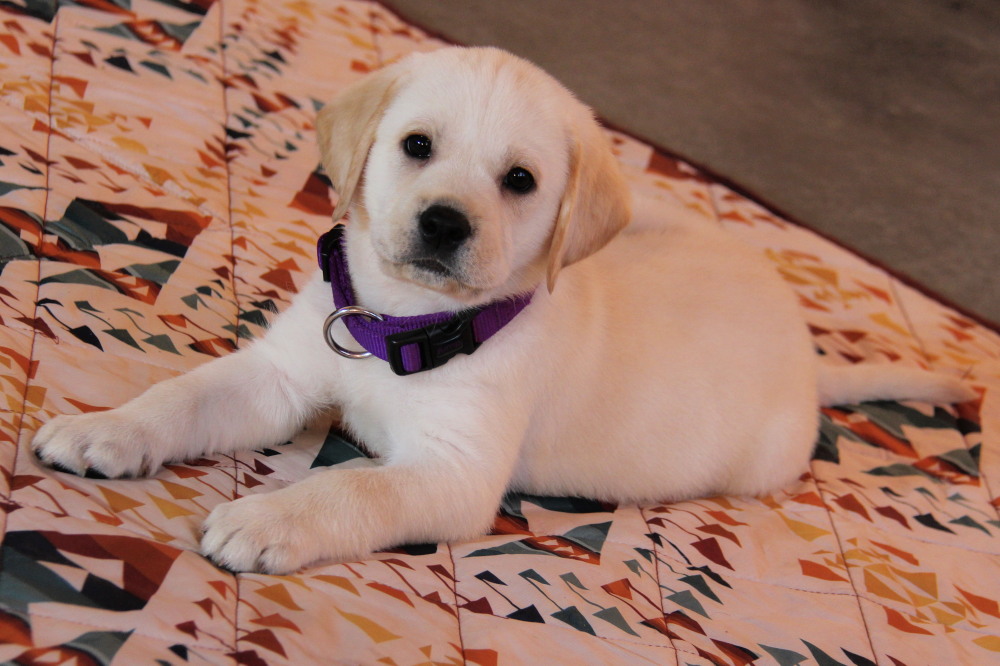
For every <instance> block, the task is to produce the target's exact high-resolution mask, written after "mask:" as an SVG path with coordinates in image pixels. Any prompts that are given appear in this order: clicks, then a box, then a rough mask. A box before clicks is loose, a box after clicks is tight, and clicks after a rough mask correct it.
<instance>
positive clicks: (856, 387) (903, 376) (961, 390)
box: [819, 363, 978, 407]
mask: <svg viewBox="0 0 1000 666" xmlns="http://www.w3.org/2000/svg"><path fill="white" fill-rule="evenodd" d="M976 397H978V394H977V393H976V392H975V391H973V390H972V389H971V388H970V387H968V386H966V385H965V384H963V383H962V382H961V381H960V380H958V379H956V378H954V377H949V376H947V375H942V374H938V373H935V372H928V371H927V370H920V369H918V368H907V367H902V366H896V365H888V364H882V363H880V364H861V365H848V366H830V365H825V364H820V370H819V403H820V405H821V406H823V407H831V406H833V405H845V404H854V403H857V402H864V401H865V400H917V401H920V402H933V403H938V404H947V403H955V402H966V401H968V400H973V399H974V398H976Z"/></svg>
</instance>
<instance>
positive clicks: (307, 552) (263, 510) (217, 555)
mask: <svg viewBox="0 0 1000 666" xmlns="http://www.w3.org/2000/svg"><path fill="white" fill-rule="evenodd" d="M279 492H280V491H278V492H274V493H266V494H262V495H250V496H247V497H243V498H241V499H238V500H236V501H234V502H226V503H225V504H220V505H219V506H217V507H215V508H214V509H213V510H212V512H211V513H210V514H208V518H206V519H205V523H204V524H203V525H202V528H201V529H202V532H203V536H202V538H201V553H202V555H204V556H206V557H208V558H210V559H211V560H212V561H213V562H215V563H216V564H218V565H220V566H222V567H225V568H226V569H229V570H230V571H233V572H240V571H248V572H249V571H259V572H261V573H271V574H284V573H291V572H293V571H295V570H297V569H300V568H302V567H303V566H305V565H306V564H309V563H310V562H311V561H313V560H314V559H317V558H318V557H319V556H320V555H319V554H318V553H317V549H316V547H315V546H316V544H315V540H316V539H317V538H318V535H317V534H316V533H315V530H314V529H311V527H310V525H309V524H308V522H309V521H306V520H303V518H302V517H301V516H300V515H297V513H298V512H296V511H294V510H290V509H286V508H285V503H284V502H282V501H281V499H280V498H279V497H278V494H279Z"/></svg>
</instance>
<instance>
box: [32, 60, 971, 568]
mask: <svg viewBox="0 0 1000 666" xmlns="http://www.w3.org/2000/svg"><path fill="white" fill-rule="evenodd" d="M318 129H319V137H320V141H321V150H322V153H323V163H324V165H325V167H326V170H327V171H328V172H329V174H330V177H331V179H332V181H333V183H334V184H335V186H336V188H337V190H338V192H339V193H340V195H341V200H340V203H339V204H338V206H337V212H338V215H339V214H340V213H343V212H344V211H346V210H347V209H348V207H350V211H351V222H350V224H349V227H348V231H347V235H346V244H347V252H348V257H349V262H350V266H351V271H352V275H353V279H354V283H355V289H356V292H357V295H358V298H359V301H360V303H361V304H362V305H363V306H364V307H366V308H369V309H372V310H375V311H379V312H383V313H388V314H394V315H410V314H423V313H427V312H434V311H439V310H442V309H450V310H459V309H462V308H465V307H467V306H470V305H475V304H480V303H485V302H488V301H491V300H493V299H496V298H500V297H504V296H508V295H511V294H516V293H519V292H522V291H526V290H534V292H535V296H534V300H533V302H532V303H531V305H530V306H529V307H528V308H527V309H525V310H524V311H523V312H522V313H521V314H520V315H519V316H518V317H516V318H515V319H514V321H512V322H511V323H510V324H509V325H508V326H507V327H506V328H504V329H503V330H502V331H501V332H500V333H498V334H497V335H496V336H495V337H493V338H492V339H490V340H489V341H488V342H487V343H486V344H484V345H483V346H482V347H481V348H480V349H479V350H478V351H477V352H476V353H475V354H473V355H471V356H461V355H460V356H458V357H456V358H454V359H453V360H452V361H451V362H449V363H448V364H447V365H445V366H442V367H440V368H438V369H435V370H432V371H429V372H425V373H421V374H417V375H413V376H409V377H397V376H395V375H394V374H393V373H392V372H391V371H390V369H389V367H388V365H387V364H386V363H384V362H382V361H380V360H377V359H367V360H348V359H345V358H341V357H340V356H337V355H336V354H334V353H333V352H332V351H331V350H330V349H329V348H328V347H327V345H326V343H325V342H324V339H323V335H322V324H323V321H324V319H325V318H326V316H327V315H328V314H329V313H330V312H331V311H332V310H333V308H334V306H333V304H332V300H331V296H330V290H329V286H328V285H327V284H325V283H324V282H323V281H322V280H321V278H320V277H319V276H318V274H317V276H315V277H314V278H313V279H312V280H311V281H310V282H309V283H308V284H307V285H306V286H305V288H304V289H303V290H302V292H301V293H300V294H299V296H298V297H297V298H296V300H295V302H294V303H293V304H292V306H291V307H290V308H289V309H288V311H287V312H285V313H284V314H282V315H281V316H280V317H278V319H277V320H276V321H275V323H274V325H273V326H272V328H271V329H270V331H269V332H268V334H267V335H266V337H264V338H263V339H261V340H258V341H257V342H255V343H254V344H252V345H251V346H249V347H248V348H247V349H244V350H242V351H240V352H238V353H235V354H233V355H231V356H228V357H225V358H222V359H219V360H217V361H214V362H212V363H208V364H206V365H204V366H202V367H200V368H198V369H197V370H195V371H193V372H190V373H188V374H186V375H183V376H181V377H178V378H176V379H173V380H170V381H166V382H163V383H161V384H159V385H156V386H154V387H152V388H150V389H149V390H148V391H147V392H146V393H145V394H143V395H141V396H140V397H138V398H136V399H134V400H132V401H131V402H129V403H127V404H125V405H123V406H122V407H120V408H118V409H115V410H112V411H109V412H104V413H96V414H87V415H83V416H73V417H58V418H56V419H53V420H52V421H51V422H49V423H48V424H46V425H45V426H44V427H43V428H42V429H41V430H40V431H39V432H38V434H37V436H36V437H35V440H34V442H33V447H34V449H35V451H36V452H37V454H38V456H39V457H40V458H41V459H42V460H43V461H47V462H50V463H59V464H60V465H63V466H65V467H68V468H70V469H72V470H75V471H77V472H83V471H84V470H85V469H86V468H88V467H90V468H95V469H97V470H100V471H101V472H103V473H105V474H107V475H109V476H130V475H136V474H148V473H151V472H153V471H155V470H156V469H157V468H158V467H159V466H160V465H161V464H162V463H163V462H165V461H171V460H183V459H185V458H190V457H193V456H201V455H206V454H215V453H226V452H232V451H236V450H239V449H250V448H257V447H261V446H265V445H270V444H273V443H275V442H280V441H283V440H285V439H286V438H288V437H290V436H292V435H293V434H294V433H295V432H296V431H297V430H298V429H299V428H301V427H302V425H303V424H304V423H305V422H306V421H307V420H308V419H309V418H310V417H312V416H314V415H315V414H316V413H317V412H318V411H320V410H322V409H325V408H327V407H329V406H331V405H338V406H340V408H341V409H342V412H343V414H344V422H345V424H346V426H347V427H348V428H349V429H350V430H351V431H352V432H353V433H354V435H355V436H357V437H358V438H360V439H361V440H362V441H363V442H364V443H365V445H366V446H367V447H368V448H369V449H371V450H372V451H373V452H375V453H377V454H378V455H379V456H380V458H381V460H382V464H381V465H380V466H377V467H374V468H368V469H352V470H325V471H319V472H318V473H315V474H313V475H311V476H309V477H308V478H306V479H304V480H302V481H300V482H298V483H295V484H293V485H291V486H289V487H287V488H285V489H282V490H279V491H276V492H272V493H267V494H260V495H251V496H248V497H244V498H242V499H238V500H236V501H234V502H229V503H226V504H222V505H220V506H218V507H216V508H215V509H214V510H213V511H212V513H211V514H210V515H209V517H208V519H207V521H206V522H205V525H204V529H205V533H204V537H203V541H202V550H203V552H204V554H205V555H207V556H208V557H211V558H212V559H213V560H215V561H216V562H218V563H220V564H223V565H225V566H227V567H229V568H231V569H235V570H259V571H265V572H274V573H281V572H289V571H293V570H295V569H298V568H299V567H302V566H303V565H306V564H309V563H312V562H316V561H324V560H350V559H355V558H362V557H365V556H366V555H368V554H369V553H371V552H372V551H373V550H376V549H381V548H385V547H389V546H394V545H397V544H400V543H403V542H424V541H449V540H459V539H468V538H472V537H475V536H477V535H480V534H482V533H484V532H485V531H486V530H487V529H488V528H489V526H490V524H491V522H492V520H493V517H494V515H495V513H496V510H497V506H498V504H499V502H500V499H501V497H502V495H503V494H504V492H506V491H508V490H512V489H513V490H521V491H526V492H530V493H538V494H572V495H582V496H587V497H592V498H597V499H602V500H609V501H617V502H652V501H671V500H678V499H682V498H689V497H696V496H704V495H709V494H714V493H734V494H757V493H767V492H770V491H774V490H776V489H778V488H781V487H782V486H784V485H786V484H790V483H792V482H794V481H795V480H796V478H797V477H798V476H799V475H800V474H802V472H803V471H805V470H806V469H807V465H808V460H809V457H810V453H811V450H812V447H813V444H814V442H815V440H816V436H817V418H818V417H817V413H818V411H817V408H818V406H819V404H820V400H821V399H822V401H824V402H826V403H833V402H837V401H839V400H841V399H849V400H856V399H861V398H871V397H883V398H904V397H910V396H914V397H918V398H922V399H926V400H939V401H948V400H955V399H965V398H968V397H969V395H970V393H969V391H968V390H967V389H965V388H963V387H962V386H961V385H960V384H959V383H958V382H957V381H955V380H951V379H947V378H943V377H939V376H936V375H932V374H929V373H925V372H921V371H914V370H908V369H896V368H892V367H882V366H879V367H877V368H874V367H873V368H865V367H862V368H860V369H848V370H834V371H829V370H827V369H822V368H821V366H820V365H819V364H818V363H817V357H816V354H815V353H814V350H813V346H812V343H811V340H810V336H809V334H808V332H807V329H806V326H805V324H804V323H803V320H802V316H801V314H800V312H799V310H798V307H797V305H796V301H795V299H794V298H793V296H792V294H791V293H790V291H789V289H788V288H787V287H786V286H785V285H784V284H783V283H782V281H781V280H780V279H779V278H778V277H777V275H776V274H775V272H774V271H773V270H772V268H771V267H770V266H769V265H768V264H767V263H766V262H765V261H764V260H762V259H761V258H760V257H759V256H758V253H757V252H755V251H752V250H750V249H748V248H746V247H744V246H742V245H741V244H739V243H738V242H736V241H735V240H733V239H732V238H731V237H730V236H729V235H727V234H726V233H725V232H724V231H722V230H721V229H719V228H717V227H716V226H714V225H712V224H709V223H705V222H702V221H691V220H688V219H685V218H684V217H683V216H676V217H673V218H668V219H653V218H649V217H647V216H645V214H644V213H643V212H642V210H644V208H643V206H642V205H640V206H639V208H640V211H639V213H640V214H639V215H638V219H636V220H635V221H634V222H633V224H632V226H630V227H627V228H625V231H624V232H622V229H623V227H626V225H627V224H628V223H629V221H630V213H629V208H630V196H629V193H628V191H627V188H626V186H625V184H624V181H623V179H622V176H621V174H620V173H619V171H618V168H617V166H616V162H615V159H614V157H613V156H612V154H611V151H610V149H609V146H608V143H607V141H606V139H605V138H604V137H603V135H602V132H601V131H600V129H599V128H598V126H597V124H596V123H595V122H594V120H593V118H592V117H591V113H590V111H589V110H588V109H587V108H586V107H584V106H583V105H582V104H580V103H579V102H577V101H576V100H575V99H574V98H573V97H572V96H571V95H570V94H569V93H568V92H567V91H566V90H565V89H564V88H562V87H561V86H560V85H559V84H558V83H556V82H555V81H554V80H552V79H551V78H550V77H548V76H547V75H546V74H544V73H542V72H541V71H540V70H538V69H537V68H535V67H533V66H531V65H530V64H528V63H526V62H524V61H522V60H519V59H516V58H514V57H512V56H510V55H508V54H506V53H503V52H501V51H497V50H491V49H469V50H464V49H444V50H441V51H437V52H434V53H432V54H428V55H418V56H412V57H410V58H407V59H406V60H404V61H402V62H400V63H398V64H395V65H392V66H390V67H388V68H386V69H385V70H382V71H381V72H379V73H377V74H374V75H372V76H370V77H368V78H366V79H364V80H363V81H361V82H360V83H358V84H356V85H355V86H353V87H352V88H350V89H348V90H347V91H345V92H344V94H343V95H342V96H341V97H340V98H338V99H337V100H334V101H333V102H332V103H331V104H330V105H328V106H327V107H326V108H324V110H323V111H322V112H321V113H320V116H319V119H318ZM412 133H421V134H425V135H427V136H429V137H431V138H432V140H433V146H434V152H433V155H432V157H431V158H430V159H429V160H427V161H425V162H417V161H414V159H413V158H411V157H408V156H407V155H405V154H404V153H403V151H402V149H401V143H402V141H403V139H404V138H405V137H406V136H407V135H408V134H412ZM512 166H521V167H524V168H527V169H529V170H530V171H531V172H532V173H533V174H534V176H535V178H536V180H537V189H536V190H535V191H533V192H531V193H529V194H526V195H520V194H516V193H512V192H511V191H510V190H508V189H505V188H504V187H502V186H501V181H502V179H503V176H504V174H505V173H506V172H507V171H508V170H509V169H510V168H511V167H512ZM441 202H444V203H447V204H449V205H452V206H454V207H458V208H460V209H461V210H463V211H465V212H466V213H467V215H468V217H469V219H470V223H471V225H472V227H473V235H472V237H471V238H470V239H469V240H468V241H467V243H466V246H464V247H463V249H462V254H461V255H460V256H459V261H457V263H456V265H455V270H454V272H453V274H452V275H450V276H441V275H439V274H435V273H431V272H428V271H424V270H421V269H420V268H419V267H416V266H414V265H412V264H411V263H408V260H407V256H408V255H407V253H408V252H409V249H410V248H411V247H412V243H413V237H414V234H415V233H416V232H415V224H416V218H417V215H418V214H419V213H420V212H421V211H422V210H423V209H424V208H426V207H427V206H428V205H430V204H432V203H441ZM640 204H641V202H640ZM557 278H558V279H557ZM336 335H337V337H338V338H339V339H340V340H341V341H342V344H344V345H346V346H353V345H355V344H356V343H354V342H353V341H352V340H351V339H350V336H349V334H348V333H347V331H346V329H344V328H342V327H340V328H338V332H337V333H336Z"/></svg>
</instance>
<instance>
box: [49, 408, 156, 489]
mask: <svg viewBox="0 0 1000 666" xmlns="http://www.w3.org/2000/svg"><path fill="white" fill-rule="evenodd" d="M31 449H32V451H34V453H35V456H37V457H38V459H39V460H40V461H41V462H42V463H43V464H45V465H48V466H51V467H56V468H59V469H61V470H63V471H69V472H73V473H74V474H78V475H81V476H82V475H84V474H86V473H88V472H98V473H99V474H101V475H103V476H106V477H109V478H118V477H129V476H141V475H148V474H151V473H152V472H153V471H154V470H155V469H156V468H157V467H158V466H159V464H160V463H161V462H162V460H160V459H158V458H156V457H155V456H154V455H153V450H154V449H153V447H152V446H151V442H150V441H149V439H148V437H145V436H144V435H143V433H142V430H141V428H139V427H137V426H135V425H134V424H132V423H130V422H129V421H128V419H125V418H123V417H121V416H120V415H119V414H118V413H117V410H112V411H109V412H97V413H93V414H82V415H80V416H57V417H56V418H54V419H52V420H51V421H49V422H48V423H46V424H45V425H44V426H42V427H41V429H40V430H39V431H38V432H37V433H35V437H34V439H33V440H32V442H31Z"/></svg>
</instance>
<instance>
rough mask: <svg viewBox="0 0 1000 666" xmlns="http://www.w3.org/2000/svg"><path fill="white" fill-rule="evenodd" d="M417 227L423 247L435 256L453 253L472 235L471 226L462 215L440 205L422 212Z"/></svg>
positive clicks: (467, 219) (449, 207)
mask: <svg viewBox="0 0 1000 666" xmlns="http://www.w3.org/2000/svg"><path fill="white" fill-rule="evenodd" d="M418 226H419V227H420V239H421V240H422V241H423V243H424V246H425V247H426V248H427V249H428V250H431V251H432V252H434V253H435V254H437V255H442V254H449V253H451V252H454V251H455V250H456V249H457V248H458V246H459V245H461V244H462V242H463V241H464V240H465V239H466V238H468V237H469V236H471V235H472V226H471V225H470V224H469V218H467V217H466V216H465V214H464V213H462V212H460V211H457V210H455V209H454V208H452V207H451V206H442V205H440V204H435V205H433V206H429V207H428V208H427V209H426V210H425V211H424V212H422V213H421V214H420V219H419V220H418Z"/></svg>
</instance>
